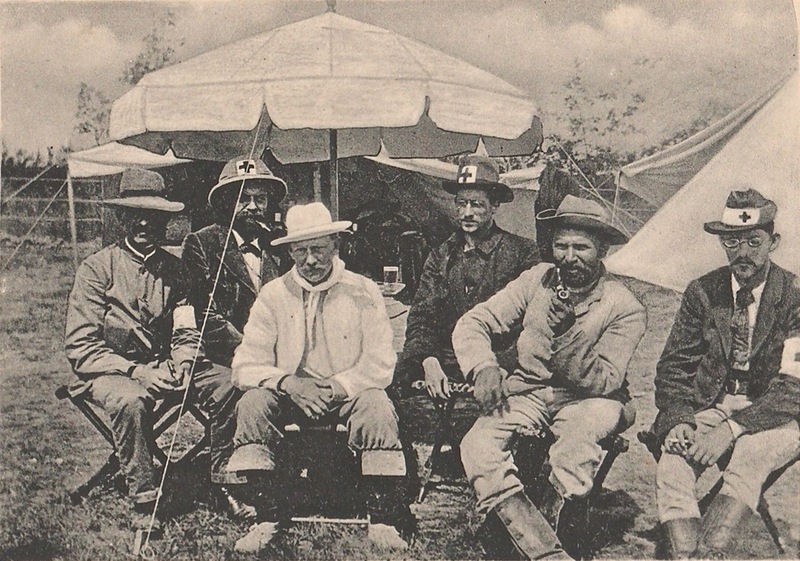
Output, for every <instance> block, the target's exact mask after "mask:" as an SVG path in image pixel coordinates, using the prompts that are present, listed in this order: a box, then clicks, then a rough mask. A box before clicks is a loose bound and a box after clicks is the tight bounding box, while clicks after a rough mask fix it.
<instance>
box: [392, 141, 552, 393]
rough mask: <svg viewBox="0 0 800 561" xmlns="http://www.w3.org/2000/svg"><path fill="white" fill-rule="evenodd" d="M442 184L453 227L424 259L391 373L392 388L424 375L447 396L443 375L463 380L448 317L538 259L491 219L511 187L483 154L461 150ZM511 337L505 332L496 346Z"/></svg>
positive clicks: (530, 246) (528, 244)
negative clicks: (402, 342)
mask: <svg viewBox="0 0 800 561" xmlns="http://www.w3.org/2000/svg"><path fill="white" fill-rule="evenodd" d="M443 188H444V190H445V191H447V192H448V193H451V194H452V195H454V203H455V214H456V221H457V223H458V230H457V231H456V232H455V233H454V234H453V235H452V236H450V238H448V239H447V240H446V241H445V242H444V243H443V244H442V245H440V246H439V247H437V248H434V249H433V250H432V251H431V253H430V255H429V256H428V259H427V260H426V262H425V266H424V268H423V271H422V277H421V278H420V283H419V288H418V289H417V292H416V294H415V296H414V302H413V303H412V305H411V309H410V310H409V314H408V323H407V327H406V340H405V346H404V348H403V353H402V355H401V358H400V361H399V364H398V368H397V374H396V375H395V384H394V389H395V391H397V392H398V393H399V394H400V395H401V396H403V395H405V394H406V392H407V391H408V388H409V387H410V384H411V383H412V382H413V381H415V380H419V379H424V380H425V388H426V390H427V391H428V393H429V394H430V395H431V397H433V398H434V399H439V400H446V399H448V398H449V397H450V396H451V387H450V385H451V383H452V382H454V381H455V382H463V381H464V377H463V375H462V374H461V371H460V370H459V368H458V363H457V362H456V359H455V355H454V354H453V344H452V342H451V335H452V333H453V328H454V327H455V325H456V322H457V321H458V319H459V318H460V317H461V316H462V315H463V314H464V313H465V312H466V311H468V310H469V309H471V308H472V307H473V306H475V305H476V304H479V303H481V302H484V301H485V300H487V299H488V298H489V297H491V296H492V295H493V294H495V293H496V292H497V291H498V290H500V289H501V288H503V287H504V286H505V285H506V284H508V283H509V282H510V281H512V280H514V279H515V278H517V277H518V276H519V275H520V273H522V272H523V271H525V270H527V269H529V268H530V267H532V266H533V265H536V264H537V263H539V261H540V259H539V252H538V249H537V247H536V243H535V242H534V241H533V240H529V239H526V238H523V237H520V236H516V235H514V234H511V233H509V232H506V231H505V230H503V229H502V228H500V227H499V226H498V225H497V224H496V223H495V221H494V215H495V213H496V212H497V209H498V208H499V206H500V205H501V204H502V203H508V202H511V201H513V200H514V193H513V192H512V191H511V189H510V188H509V187H508V186H507V185H504V184H502V183H500V173H499V170H498V167H497V164H496V163H495V162H494V161H493V160H492V159H491V158H488V157H486V156H481V155H477V154H472V155H468V156H465V157H463V158H462V159H461V161H460V162H459V165H458V173H457V175H456V179H455V181H445V182H444V183H443ZM511 342H513V335H509V336H507V337H506V338H505V339H504V340H501V341H500V342H499V346H500V347H502V346H506V347H507V346H509V344H510V343H511Z"/></svg>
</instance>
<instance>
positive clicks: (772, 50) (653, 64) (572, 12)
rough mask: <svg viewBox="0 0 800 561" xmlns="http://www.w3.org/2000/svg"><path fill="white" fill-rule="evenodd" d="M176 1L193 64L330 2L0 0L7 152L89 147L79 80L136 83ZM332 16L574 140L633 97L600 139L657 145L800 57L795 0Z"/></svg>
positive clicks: (381, 2) (408, 9)
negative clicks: (519, 102)
mask: <svg viewBox="0 0 800 561" xmlns="http://www.w3.org/2000/svg"><path fill="white" fill-rule="evenodd" d="M167 10H172V11H173V12H174V13H175V14H176V18H177V25H176V29H175V31H174V38H175V39H176V44H177V43H178V42H181V43H182V45H181V46H180V47H179V48H178V50H177V59H178V60H186V59H187V58H190V57H192V56H194V55H197V54H200V53H202V52H204V51H207V50H209V49H213V48H215V47H218V46H221V45H224V44H227V43H229V42H232V41H235V40H237V39H241V38H245V37H248V36H251V35H254V34H257V33H260V32H263V31H266V30H268V29H271V28H274V27H277V26H280V25H284V24H287V23H291V22H294V21H298V20H301V19H304V18H307V17H311V16H314V15H318V14H320V13H322V12H323V11H324V10H325V2H324V0H235V1H228V2H222V1H210V0H205V1H199V2H198V1H194V2H169V3H168V2H126V1H121V0H113V1H110V0H109V1H103V2H82V1H61V2H22V3H12V2H6V1H2V0H0V33H1V35H0V110H1V111H2V113H0V123H1V124H2V139H3V143H4V145H5V146H6V147H7V148H8V149H9V150H11V151H12V152H13V151H16V150H17V149H25V150H28V151H34V152H35V151H37V150H46V147H48V146H56V147H58V146H69V145H72V146H73V148H85V147H87V146H86V139H85V138H83V139H76V138H75V134H74V126H75V121H76V119H75V112H76V108H77V94H78V88H79V84H80V83H81V82H86V83H88V84H89V85H91V86H93V87H95V88H98V89H100V90H101V91H103V92H104V93H105V94H106V95H107V96H108V97H109V98H111V99H114V98H117V97H119V96H120V95H122V94H123V93H125V91H127V89H129V87H130V86H128V85H127V84H125V83H123V82H122V81H121V79H120V78H121V76H122V74H123V70H124V68H125V64H126V61H128V60H130V59H133V58H134V57H135V56H136V55H137V53H138V52H140V51H141V49H142V45H143V38H144V36H145V35H146V34H147V33H148V32H149V31H150V30H151V29H152V27H153V24H154V22H155V21H156V20H157V19H158V18H159V17H161V16H163V15H164V14H165V13H166V11H167ZM336 10H337V12H338V13H340V14H342V15H344V16H348V17H352V18H355V19H358V20H361V21H364V22H367V23H371V24H374V25H378V26H381V27H384V28H387V29H389V30H392V31H395V32H397V33H400V34H403V35H405V36H407V37H410V38H412V39H415V40H418V41H421V42H423V43H426V44H428V45H430V46H432V47H435V48H437V49H439V50H441V51H444V52H446V53H448V54H451V55H454V56H457V57H459V58H461V59H463V60H465V61H467V62H469V63H471V64H474V65H476V66H479V67H480V68H483V69H484V70H487V71H489V72H492V73H494V74H496V75H497V76H499V77H501V78H503V79H504V80H506V81H507V82H509V83H511V84H513V85H514V86H516V87H518V88H520V89H522V90H523V91H524V92H525V93H527V94H528V95H530V96H531V98H532V99H533V100H534V101H535V103H536V105H537V107H538V108H539V111H540V114H541V116H542V120H543V124H544V132H545V135H547V134H551V133H554V132H555V133H560V134H566V132H567V128H566V127H567V123H568V119H569V118H570V117H575V116H576V115H577V116H578V117H580V118H584V119H585V118H587V117H591V116H596V117H600V118H601V122H602V118H603V117H604V115H605V114H606V113H607V111H608V110H609V109H611V108H615V109H616V110H617V113H619V112H620V111H621V110H622V109H624V107H625V106H626V105H627V104H628V103H629V102H630V101H631V100H632V99H633V96H634V95H635V96H637V99H638V100H639V101H636V102H635V105H637V106H638V110H637V112H636V113H635V114H634V115H633V116H632V117H630V118H629V120H628V121H629V122H628V124H630V128H629V130H627V131H626V132H625V134H622V133H613V134H609V135H605V136H603V137H602V138H601V137H598V138H595V139H594V140H595V141H597V143H599V144H602V143H607V144H609V145H611V147H612V148H614V149H618V150H623V151H641V150H644V149H646V148H649V147H650V146H654V145H656V144H658V143H660V142H663V141H664V139H666V138H669V137H670V136H672V135H674V134H675V133H676V132H678V131H680V130H682V129H684V128H686V127H687V126H689V125H690V124H691V123H693V122H695V121H697V120H706V121H713V120H714V119H716V118H719V117H721V116H723V115H724V114H725V113H726V112H727V111H729V110H731V109H733V108H735V107H736V106H738V105H739V104H741V103H744V102H746V101H747V100H748V99H749V98H750V97H752V96H754V95H757V94H759V93H760V92H763V91H765V90H767V89H768V88H769V87H770V86H771V85H772V84H773V83H774V82H776V81H777V80H779V79H780V78H781V77H783V76H785V75H786V74H787V73H788V72H790V71H791V70H792V69H793V68H796V64H797V62H796V60H797V59H796V57H797V31H796V30H797V19H796V16H795V11H794V6H793V5H792V0H625V1H617V0H580V1H577V0H338V3H337V7H336ZM179 40H180V41H179ZM576 78H577V79H578V81H577V82H576V80H575V79H576ZM570 81H571V83H572V84H573V87H572V88H571V89H570V88H568V87H567V86H566V84H567V83H569V82H570ZM578 83H579V84H580V87H581V88H583V91H584V93H582V94H580V95H578V106H577V108H573V109H572V110H569V109H567V103H566V101H565V98H566V97H567V96H568V95H569V94H570V92H575V88H576V84H578ZM606 94H611V97H609V96H608V95H606Z"/></svg>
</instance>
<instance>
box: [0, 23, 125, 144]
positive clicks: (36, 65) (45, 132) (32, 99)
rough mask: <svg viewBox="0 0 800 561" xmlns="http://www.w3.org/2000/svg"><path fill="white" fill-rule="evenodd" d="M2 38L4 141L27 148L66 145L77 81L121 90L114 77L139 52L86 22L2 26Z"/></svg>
mask: <svg viewBox="0 0 800 561" xmlns="http://www.w3.org/2000/svg"><path fill="white" fill-rule="evenodd" d="M2 35H3V36H2V54H3V59H2V61H3V66H2V70H3V81H2V86H3V90H2V95H3V107H4V111H3V125H4V131H5V133H4V138H6V137H7V136H8V137H10V138H8V141H9V142H8V143H9V144H11V145H13V146H14V147H23V148H27V149H31V150H36V149H38V148H40V147H43V146H48V145H56V146H57V145H59V144H63V143H67V142H69V139H70V136H71V129H72V121H71V120H70V116H71V115H74V113H75V110H76V101H77V92H78V84H79V83H80V82H87V83H89V84H92V85H94V86H95V87H99V88H101V89H103V90H106V91H108V92H109V95H113V94H112V92H119V91H120V90H123V91H124V87H123V86H122V85H121V84H119V82H118V77H119V76H120V75H121V73H122V68H123V66H124V61H125V60H127V59H128V58H130V57H132V56H134V55H135V53H136V52H137V48H138V46H137V44H136V43H135V42H132V41H128V40H122V39H120V38H119V37H117V36H116V35H114V34H113V33H112V32H111V31H110V30H109V29H108V28H106V27H102V26H97V25H92V23H91V22H90V21H89V20H87V19H66V20H63V21H60V22H57V23H55V24H52V25H46V24H42V23H38V22H33V23H28V24H26V25H22V26H19V27H11V26H6V27H5V29H3V34H2ZM9 132H10V133H11V134H8V133H9Z"/></svg>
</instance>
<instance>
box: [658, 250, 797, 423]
mask: <svg viewBox="0 0 800 561" xmlns="http://www.w3.org/2000/svg"><path fill="white" fill-rule="evenodd" d="M732 315H733V289H732V288H731V271H730V269H729V268H728V267H722V268H720V269H717V270H715V271H712V272H711V273H709V274H707V275H705V276H703V277H700V278H699V279H697V280H695V281H692V283H691V284H689V286H688V288H687V289H686V293H685V294H684V295H683V301H682V303H681V307H680V310H679V311H678V315H677V317H676V318H675V323H674V325H673V326H672V332H671V333H670V335H669V338H668V339H667V343H666V346H665V347H664V351H663V353H662V354H661V359H660V360H659V362H658V366H657V369H656V380H655V386H656V407H658V410H659V413H658V416H657V418H656V422H655V426H654V430H655V432H656V434H657V436H658V437H659V438H660V439H663V438H664V437H665V436H666V435H667V433H668V432H669V431H670V430H671V429H672V427H674V426H675V425H677V424H680V423H689V424H690V425H692V426H694V415H695V413H697V412H699V411H702V410H704V409H708V408H709V407H711V406H712V405H713V404H714V403H716V402H717V400H719V399H721V397H722V396H723V392H724V389H723V384H724V382H725V379H726V376H727V375H728V370H729V359H728V357H729V356H730V353H731V316H732ZM798 336H800V280H799V279H798V278H797V277H796V276H795V275H793V274H792V273H790V272H788V271H786V270H784V269H781V268H780V267H778V266H777V265H775V264H774V263H772V264H771V265H770V270H769V273H768V275H767V280H766V284H765V286H764V292H763V293H762V295H761V302H760V304H759V307H758V317H757V319H756V324H755V326H754V330H753V341H752V350H751V354H750V384H749V391H748V396H749V398H750V399H751V400H752V402H753V404H752V405H751V406H750V407H747V408H746V409H743V410H741V411H739V412H737V413H735V414H734V415H733V416H732V417H731V418H732V419H733V420H734V421H736V422H737V423H739V424H740V425H741V426H742V427H743V428H744V429H745V432H747V433H755V432H760V431H764V430H768V429H772V428H775V427H778V426H780V425H783V424H785V423H788V422H790V421H792V420H793V419H798V418H800V379H799V378H797V377H794V376H789V375H787V374H782V373H780V370H781V355H782V353H783V344H784V341H785V340H786V339H787V338H790V337H798Z"/></svg>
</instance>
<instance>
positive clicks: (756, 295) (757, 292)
mask: <svg viewBox="0 0 800 561" xmlns="http://www.w3.org/2000/svg"><path fill="white" fill-rule="evenodd" d="M769 265H770V264H769V262H767V270H766V271H765V274H764V280H763V281H761V282H760V283H759V284H758V285H757V286H755V287H753V290H752V294H753V299H754V300H755V302H756V304H758V302H760V301H761V294H762V293H763V292H764V287H765V286H767V277H769ZM731 288H732V289H733V299H734V301H735V300H736V294H737V293H738V292H739V289H740V288H742V285H741V284H739V281H737V280H736V277H735V276H733V274H732V273H731Z"/></svg>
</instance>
